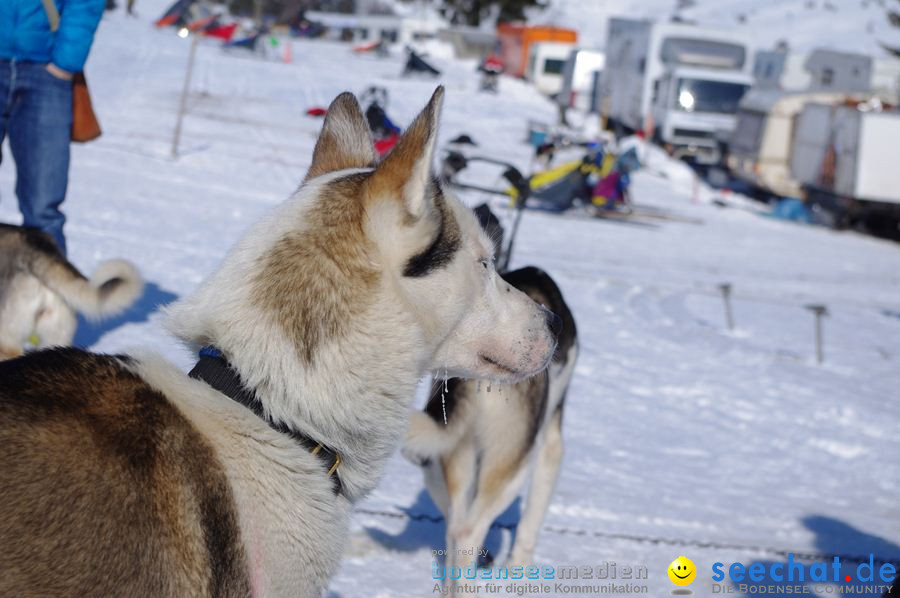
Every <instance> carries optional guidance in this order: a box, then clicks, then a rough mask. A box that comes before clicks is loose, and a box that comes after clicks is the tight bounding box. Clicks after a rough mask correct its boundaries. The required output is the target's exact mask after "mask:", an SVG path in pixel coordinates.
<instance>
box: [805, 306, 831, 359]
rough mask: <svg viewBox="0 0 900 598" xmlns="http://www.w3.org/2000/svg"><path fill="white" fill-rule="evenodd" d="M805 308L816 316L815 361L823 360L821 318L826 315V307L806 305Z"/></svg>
mask: <svg viewBox="0 0 900 598" xmlns="http://www.w3.org/2000/svg"><path fill="white" fill-rule="evenodd" d="M806 309H808V310H809V311H811V312H813V314H814V315H815V317H816V361H817V362H818V363H820V364H821V363H822V362H823V361H825V351H824V350H823V347H822V344H823V343H822V318H824V317H825V316H827V315H828V308H827V307H826V306H824V305H807V306H806Z"/></svg>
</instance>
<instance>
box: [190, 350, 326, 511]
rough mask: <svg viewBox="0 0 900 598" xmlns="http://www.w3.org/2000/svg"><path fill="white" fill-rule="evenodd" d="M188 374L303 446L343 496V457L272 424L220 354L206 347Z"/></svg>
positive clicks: (300, 434)
mask: <svg viewBox="0 0 900 598" xmlns="http://www.w3.org/2000/svg"><path fill="white" fill-rule="evenodd" d="M188 375H189V376H190V377H191V378H194V379H196V380H202V381H203V382H206V383H207V384H208V385H210V386H211V387H213V388H214V389H216V390H218V391H219V392H221V393H222V394H223V395H225V396H227V397H230V398H231V399H233V400H235V401H237V402H238V403H240V404H241V405H243V406H244V407H246V408H247V409H249V410H251V411H252V412H253V413H255V414H256V415H257V417H259V418H260V419H262V420H263V421H264V422H266V423H267V424H269V426H270V427H271V428H272V429H274V430H277V431H278V432H281V433H282V434H287V435H288V436H290V437H291V438H293V439H294V440H296V441H297V442H298V443H299V444H301V445H303V446H304V447H305V448H306V449H308V450H309V452H311V453H312V454H313V455H315V456H316V457H318V458H319V459H320V460H321V461H322V463H323V464H324V465H325V470H326V472H327V476H328V477H329V478H331V480H332V487H333V489H334V493H335V494H340V493H341V490H342V489H343V486H342V484H341V476H340V475H339V474H338V468H339V467H340V466H341V456H340V455H339V454H338V453H337V452H335V451H334V450H332V449H330V448H328V447H327V446H325V445H324V444H322V443H321V442H317V441H315V440H313V439H312V438H310V437H309V436H307V435H305V434H303V433H301V432H298V431H297V430H294V429H292V428H290V427H288V426H286V425H285V424H280V423H275V422H272V421H270V420H269V419H268V418H267V417H266V416H265V412H264V411H263V406H262V403H260V402H259V399H257V398H256V394H254V392H253V391H252V390H248V389H247V388H246V387H245V386H244V384H243V382H242V381H241V378H240V376H239V375H238V373H237V371H236V370H235V369H234V368H233V367H231V364H229V363H228V361H227V360H226V359H225V358H224V357H223V356H222V352H221V351H219V350H218V349H216V348H215V347H203V348H202V349H201V350H200V359H199V360H198V361H197V365H195V366H194V369H192V370H191V372H190V373H189V374H188Z"/></svg>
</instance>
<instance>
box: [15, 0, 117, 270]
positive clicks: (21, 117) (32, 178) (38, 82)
mask: <svg viewBox="0 0 900 598" xmlns="http://www.w3.org/2000/svg"><path fill="white" fill-rule="evenodd" d="M50 2H52V3H53V5H54V6H55V7H56V9H57V12H58V13H59V21H58V27H57V29H56V31H51V27H50V19H49V18H48V16H47V11H46V8H45V5H44V1H43V0H0V143H2V141H3V139H4V138H5V137H6V136H7V135H9V145H10V149H11V150H12V156H13V160H15V163H16V195H17V196H18V198H19V209H20V210H21V211H22V216H23V218H24V223H25V225H26V226H34V227H36V228H39V229H41V230H43V231H44V232H47V233H49V234H50V235H51V236H52V237H53V238H54V239H55V240H56V242H57V244H58V245H59V248H60V251H62V252H63V255H65V251H66V244H65V238H64V237H63V224H64V223H65V216H64V215H63V214H62V212H61V211H60V205H61V204H62V202H63V200H64V199H65V197H66V187H67V186H68V181H69V140H70V136H71V129H72V76H73V75H74V73H77V72H78V71H81V70H82V68H83V67H84V63H85V61H86V60H87V56H88V52H90V49H91V44H92V43H93V40H94V32H95V31H96V29H97V24H98V23H99V22H100V17H101V16H102V15H103V8H104V7H105V5H106V2H105V0H50ZM0 161H2V156H0Z"/></svg>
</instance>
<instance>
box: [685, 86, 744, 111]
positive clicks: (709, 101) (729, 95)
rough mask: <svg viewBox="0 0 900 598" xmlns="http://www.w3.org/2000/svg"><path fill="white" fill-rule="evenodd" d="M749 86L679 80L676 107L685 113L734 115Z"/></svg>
mask: <svg viewBox="0 0 900 598" xmlns="http://www.w3.org/2000/svg"><path fill="white" fill-rule="evenodd" d="M747 87H748V86H747V85H744V84H742V83H728V82H725V81H704V80H703V79H679V80H678V91H677V93H676V94H675V107H676V108H678V109H679V110H683V111H685V112H716V113H719V114H734V113H735V112H737V108H738V102H740V101H741V98H742V97H743V96H744V92H746V91H747Z"/></svg>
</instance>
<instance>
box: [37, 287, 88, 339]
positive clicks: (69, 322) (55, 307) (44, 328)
mask: <svg viewBox="0 0 900 598" xmlns="http://www.w3.org/2000/svg"><path fill="white" fill-rule="evenodd" d="M48 295H49V297H48V298H47V301H46V303H45V307H44V309H43V310H42V311H41V313H40V315H39V316H38V318H37V321H36V322H35V327H34V331H35V334H37V336H38V339H40V346H41V347H42V348H43V347H68V346H70V345H71V344H72V339H73V338H75V329H76V327H77V326H78V320H77V319H76V318H75V314H74V313H73V312H72V308H70V307H69V306H68V305H66V304H65V303H63V301H62V299H60V298H59V295H57V294H56V293H53V292H51V291H48Z"/></svg>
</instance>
